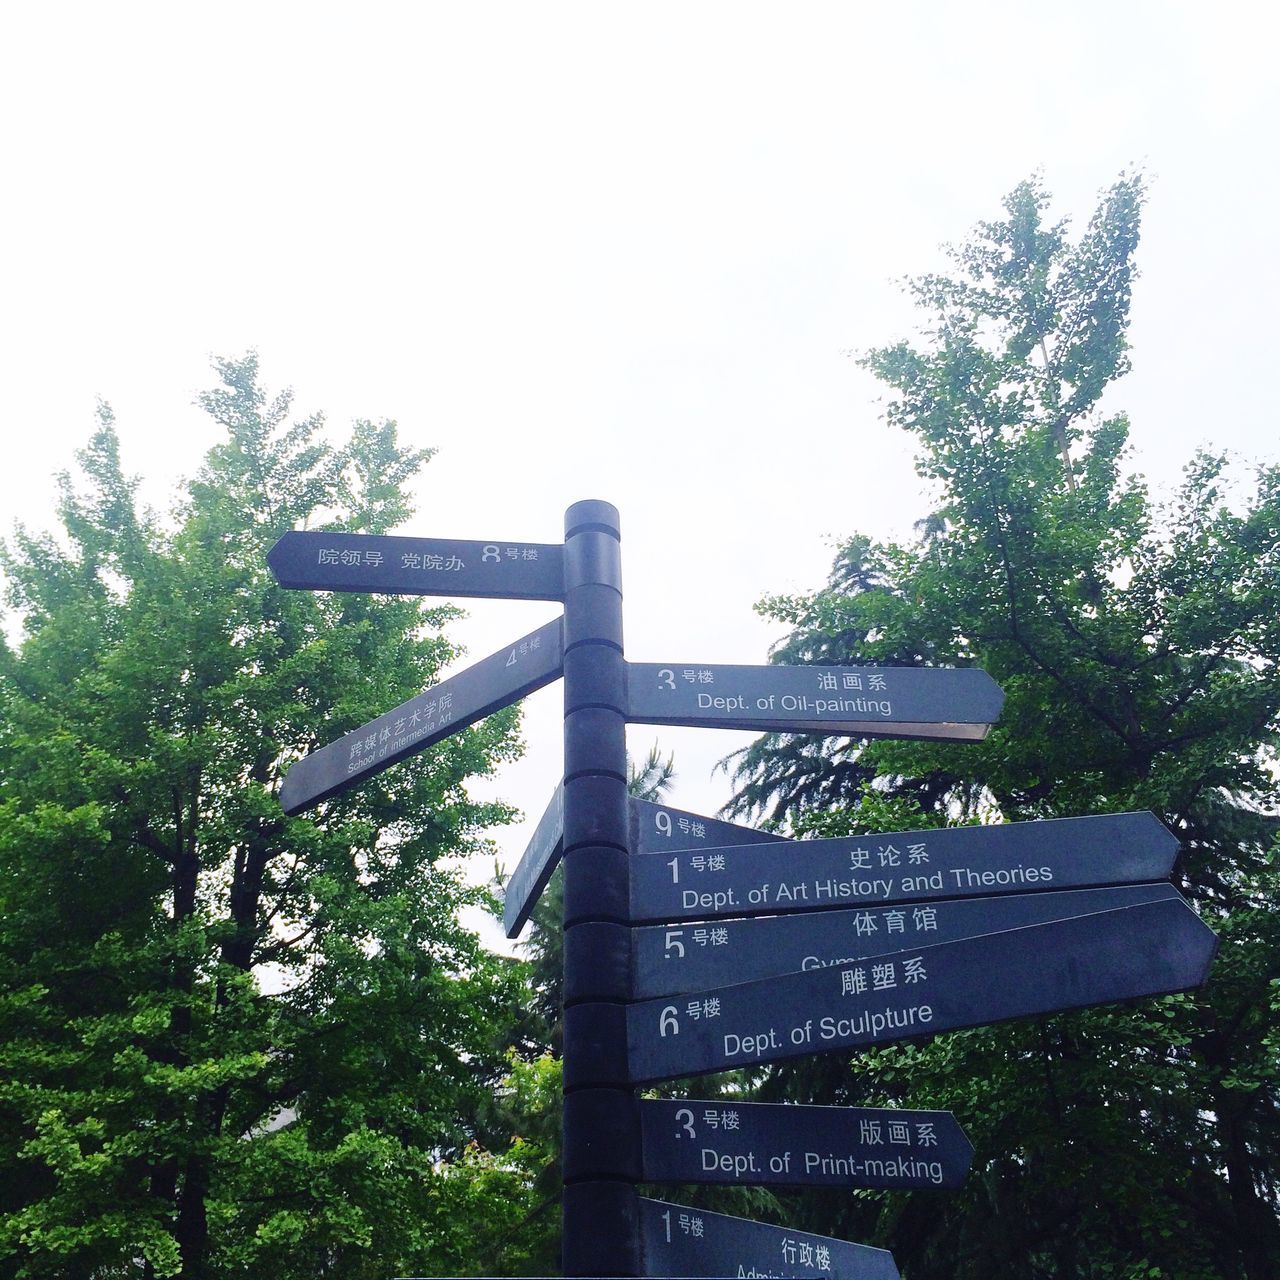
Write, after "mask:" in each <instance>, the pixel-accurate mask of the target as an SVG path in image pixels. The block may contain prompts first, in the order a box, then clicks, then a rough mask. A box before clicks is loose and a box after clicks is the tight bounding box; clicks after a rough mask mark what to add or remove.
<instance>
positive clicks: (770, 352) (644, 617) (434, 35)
mask: <svg viewBox="0 0 1280 1280" xmlns="http://www.w3.org/2000/svg"><path fill="white" fill-rule="evenodd" d="M1274 15H1275V9H1274V7H1270V6H1268V7H1264V6H1262V5H1245V4H1223V3H1219V4H1217V5H1215V6H1212V7H1209V6H1206V5H1203V4H1199V5H1192V4H1183V3H1129V4H1124V3H1118V2H1116V0H1111V2H1109V3H1080V2H1078V0H1077V2H1075V3H1072V4H1070V5H1052V6H1051V5H1047V4H1042V5H1031V4H1003V3H990V2H987V0H977V2H974V3H968V4H963V5H960V4H944V3H916V4H909V3H903V4H896V5H888V4H874V5H873V4H869V3H852V2H850V3H842V4H794V3H793V4H787V5H783V4H773V5H759V4H748V3H742V2H741V0H739V2H736V3H702V4H698V3H689V2H688V0H686V2H685V3H681V4H664V3H652V2H651V3H649V4H645V5H626V6H624V5H621V4H616V3H613V4H610V3H600V2H599V0H597V2H595V3H590V4H587V3H583V4H563V3H547V2H546V0H544V2H543V3H540V4H528V3H524V4H515V3H510V4H484V3H472V4H463V3H458V0H450V2H449V3H434V4H423V3H420V4H416V5H408V4H396V5H392V4H376V3H367V2H366V3H362V4H360V5H358V6H357V5H333V4H322V3H307V4H292V3H261V2H259V3H254V4H242V3H228V2H227V0H219V2H218V3H192V4H184V5H175V4H172V3H166V4H155V5H151V4H128V3H110V4H101V3H98V4H42V5H38V4H25V5H18V4H10V5H6V6H4V7H3V9H0V121H3V123H2V124H0V164H2V166H3V170H2V171H3V178H4V191H5V194H4V199H3V202H0V361H2V365H0V367H2V368H3V373H4V378H3V384H2V386H0V412H3V414H4V420H5V432H4V439H5V449H4V458H5V462H4V465H3V467H2V468H0V516H2V517H3V522H2V523H3V527H4V529H5V530H7V529H8V528H9V527H10V526H11V524H12V522H13V520H15V519H22V520H24V521H25V522H27V523H29V524H32V525H36V526H47V525H48V524H50V523H51V520H52V517H51V512H50V497H51V495H52V493H53V480H52V477H53V475H54V473H55V472H57V471H58V470H60V469H62V468H64V467H66V466H68V465H69V464H70V463H71V460H72V455H73V451H74V450H75V449H76V448H78V447H79V446H81V445H82V444H83V443H84V441H85V440H86V438H87V436H88V435H89V433H90V432H91V430H92V429H93V425H94V406H95V402H96V400H97V399H98V398H99V397H101V398H102V399H105V400H107V401H109V402H110V403H111V405H112V406H113V407H114V409H115V411H116V414H117V418H118V423H119V430H120V433H121V437H122V447H123V452H124V459H125V465H126V467H127V468H128V469H129V470H130V471H133V472H136V473H141V474H142V475H144V476H145V479H146V484H145V490H144V491H145V493H146V496H147V497H148V499H149V500H150V501H152V502H153V503H155V504H156V505H158V506H164V505H166V504H167V502H168V499H169V495H170V494H171V492H172V490H173V486H174V484H175V482H177V481H178V480H179V478H180V477H182V476H185V475H189V474H190V473H191V472H192V471H193V470H194V469H195V467H196V466H197V465H198V462H199V459H200V457H201V455H202V453H203V452H204V450H205V449H206V448H207V447H208V446H209V445H210V444H211V443H212V442H213V440H214V432H213V429H212V427H211V424H210V423H209V422H208V420H207V419H205V418H204V416H203V415H202V414H201V413H200V412H199V411H198V410H196V409H195V408H194V407H193V406H192V400H193V397H194V395H195V393H196V392H197V391H199V390H200V389H202V388H205V387H207V386H209V385H210V384H211V382H212V375H211V374H210V371H209V358H210V356H212V355H237V354H239V353H241V352H243V351H245V350H246V349H247V348H250V347H252V348H256V349H257V351H258V352H259V355H260V358H261V363H262V370H263V376H264V380H265V381H266V382H267V383H268V385H269V386H271V387H273V388H279V387H282V386H292V387H293V388H294V389H295V391H296V396H297V400H296V404H297V408H298V409H299V411H300V412H302V413H306V412H310V411H312V410H315V409H323V410H325V411H326V413H327V414H328V416H329V419H330V421H331V422H332V423H333V424H334V425H335V427H345V425H346V424H347V423H348V422H349V421H350V420H351V419H352V418H354V417H372V418H383V417H388V418H394V419H396V420H397V422H398V423H399V425H400V428H401V431H402V433H403V436H404V438H405V440H406V441H408V442H411V443H413V444H414V445H419V446H421V445H430V446H434V447H435V448H437V449H438V450H439V452H438V454H437V456H436V458H435V460H434V461H433V462H432V463H431V464H430V465H429V466H428V468H427V469H426V471H425V473H424V476H423V479H422V483H421V486H420V489H419V495H418V498H419V501H418V512H419V513H418V515H417V517H416V518H415V519H414V521H413V522H412V524H411V525H410V526H407V527H406V528H405V530H404V532H412V533H418V534H422V535H427V536H431V535H435V536H441V537H478V538H484V539H486V540H487V539H490V538H493V539H505V538H511V539H529V540H535V541H556V540H558V539H559V537H560V536H561V530H562V521H563V512H564V509H565V507H566V506H568V505H569V504H570V503H572V502H574V501H576V500H578V499H581V498H588V497H590V498H604V499H607V500H609V501H611V502H613V503H615V504H616V505H617V506H618V507H619V508H620V510H621V513H622V522H623V533H624V544H623V554H624V575H625V593H626V604H625V609H626V626H627V646H628V656H629V657H631V658H632V659H634V660H637V661H674V662H685V663H688V662H761V661H764V659H765V657H766V653H767V649H768V645H769V644H770V642H771V641H772V640H774V639H776V638H777V637H778V632H777V630H776V629H775V628H772V627H770V626H768V625H766V624H765V623H763V622H762V621H761V620H760V619H758V618H757V617H756V616H755V615H754V614H753V612H752V604H753V603H754V602H755V601H756V600H757V599H758V598H759V597H760V596H761V595H763V594H764V593H766V592H776V591H786V590H792V589H800V588H811V587H816V586H818V585H820V584H821V582H822V580H823V578H824V576H825V573H826V570H827V567H828V565H829V561H830V559H831V554H832V552H831V544H832V541H833V540H834V539H837V538H842V537H844V536H847V535H848V534H850V533H852V532H854V531H865V532H869V533H872V534H875V535H879V536H886V535H893V534H898V535H906V534H907V533H909V530H910V526H911V524H912V522H913V521H914V520H916V519H918V518H919V517H920V516H921V515H923V514H924V513H925V511H926V510H927V509H928V500H927V497H926V496H925V495H924V494H923V492H922V490H921V486H920V483H919V481H918V480H917V479H916V477H915V475H914V473H913V471H912V468H911V456H910V451H909V444H910V442H909V439H908V438H907V437H905V436H904V435H902V434H900V433H897V432H894V431H891V430H890V429H889V428H888V427H886V426H885V425H884V424H883V423H882V422H881V421H880V407H879V405H878V404H877V398H878V395H879V391H878V389H877V387H876V385H875V384H874V383H873V382H872V381H871V380H870V379H869V378H868V377H867V376H866V375H865V374H863V373H862V372H861V371H860V370H859V369H858V368H857V367H856V365H855V363H854V361H853V360H852V359H850V358H849V356H848V354H847V353H848V352H849V351H851V350H853V351H860V350H864V349H866V348H867V347H869V346H872V345H879V344H883V343H886V342H890V341H893V340H895V339H896V338H898V337H900V336H903V335H905V334H906V333H907V332H908V330H909V326H910V323H911V315H910V312H909V309H908V308H907V306H906V304H905V301H904V299H903V298H902V296H901V294H900V291H899V289H898V286H897V284H896V283H895V281H896V280H899V279H900V278H901V277H903V276H904V275H907V274H911V273H917V272H920V271H923V270H927V269H930V268H932V267H936V266H937V265H939V263H940V246H941V245H942V244H943V242H946V241H958V240H960V239H962V238H963V237H964V235H965V234H966V232H967V230H968V229H969V228H970V227H971V226H972V225H973V224H974V223H975V222H976V221H977V220H979V219H981V218H988V217H996V216H998V215H999V211H1000V199H1001V197H1002V196H1003V195H1004V194H1005V193H1006V192H1007V191H1008V190H1009V189H1010V188H1012V187H1013V186H1014V185H1015V184H1016V183H1018V182H1019V181H1020V180H1022V179H1023V178H1025V177H1027V176H1028V175H1029V174H1030V173H1032V172H1033V171H1035V170H1037V169H1038V170H1041V171H1042V172H1043V173H1044V175H1045V180H1046V183H1047V185H1048V186H1049V187H1050V189H1051V190H1052V191H1053V192H1054V193H1055V195H1056V197H1057V209H1056V212H1058V213H1060V214H1063V215H1070V216H1071V217H1072V218H1073V219H1074V221H1075V224H1076V225H1077V227H1080V226H1083V224H1084V223H1085V222H1086V221H1087V219H1088V216H1089V214H1090V212H1091V211H1092V208H1093V206H1094V203H1095V199H1096V196H1097V193H1098V192H1099V190H1100V189H1101V188H1103V187H1105V186H1107V185H1108V184H1109V183H1110V182H1112V181H1113V180H1114V179H1115V177H1116V176H1117V174H1119V173H1120V172H1121V171H1122V170H1126V169H1129V168H1132V167H1134V166H1138V167H1141V168H1143V169H1144V170H1145V171H1146V172H1147V173H1148V174H1149V175H1150V178H1151V195H1150V203H1149V207H1148V211H1147V214H1146V219H1145V226H1144V232H1143V240H1142V245H1141V248H1140V251H1139V265H1140V268H1141V272H1142V277H1141V279H1140V281H1139V283H1138V285H1137V290H1136V294H1135V299H1134V308H1133V329H1132V339H1133V345H1134V372H1133V373H1132V374H1131V375H1130V376H1129V378H1127V379H1126V380H1125V382H1124V383H1123V384H1121V386H1120V387H1119V388H1118V389H1117V390H1116V392H1115V393H1114V394H1113V395H1112V397H1111V399H1110V401H1109V407H1110V408H1113V409H1120V408H1123V409H1125V410H1127V411H1128V412H1129V413H1130V414H1131V416H1132V419H1133V439H1134V444H1135V455H1134V465H1135V466H1136V467H1138V468H1140V469H1142V470H1144V471H1146V472H1147V473H1148V474H1149V475H1150V476H1151V478H1152V480H1153V481H1154V482H1155V483H1156V484H1157V485H1160V484H1168V483H1171V482H1172V481H1174V480H1175V479H1176V478H1177V474H1178V471H1179V469H1180V467H1181V465H1182V464H1183V463H1184V462H1185V461H1186V459H1187V458H1188V457H1189V456H1190V453H1191V451H1192V450H1193V449H1194V448H1195V447H1196V446H1197V445H1201V444H1210V445H1213V446H1214V447H1223V448H1229V449H1232V450H1234V451H1236V452H1238V453H1239V454H1240V455H1241V456H1242V457H1244V458H1247V459H1261V458H1265V457H1270V458H1273V459H1274V457H1275V456H1276V453H1277V430H1276V413H1275V410H1274V408H1273V405H1272V403H1271V401H1270V399H1269V397H1268V398H1264V395H1265V392H1266V390H1269V387H1270V384H1271V383H1272V381H1273V379H1274V369H1275V356H1274V353H1273V348H1274V341H1275V339H1274V331H1275V321H1274V310H1275V300H1276V297H1277V284H1278V281H1277V255H1276V251H1275V224H1276V217H1277V212H1276V211H1277V200H1276V195H1277V176H1276V173H1277V165H1276V163H1275V150H1276V137H1277V125H1278V124H1280V119H1278V116H1280V113H1278V111H1277V106H1278V101H1277V90H1276V76H1275V72H1274V62H1273V60H1274V51H1275V48H1276V36H1277V19H1276V17H1275V16H1274ZM468 607H469V609H470V611H471V614H472V618H471V620H470V621H469V622H468V623H467V624H465V626H464V628H463V629H462V630H461V632H460V634H461V635H462V636H463V637H464V638H465V640H466V642H467V643H468V645H469V646H470V650H471V655H472V656H473V657H479V656H483V655H484V654H486V653H488V652H490V651H491V650H493V649H495V648H497V647H499V646H501V645H502V644H503V643H504V642H505V641H506V640H508V639H511V638H514V637H515V636H518V635H521V634H523V633H524V632H525V631H527V630H530V629H531V628H532V627H534V626H535V625H537V624H538V623H540V622H541V621H543V620H545V619H546V618H548V617H551V616H553V615H554V613H555V611H556V610H555V608H554V607H553V606H546V605H536V604H528V603H505V602H504V603H496V602H493V603H483V604H472V605H469V606H468ZM526 726H527V734H528V738H529V745H530V749H529V753H528V755H527V757H526V759H524V760H523V761H521V762H520V763H517V764H514V765H512V766H510V767H509V768H507V769H506V770H505V771H504V774H503V776H502V778H501V779H499V780H498V782H497V784H496V786H495V788H494V793H496V794H500V795H503V796H505V797H507V798H509V799H511V800H513V801H514V802H516V803H518V804H520V805H522V806H525V807H526V808H527V809H528V810H529V817H530V819H531V820H536V818H537V817H538V816H539V814H540V812H541V809H542V805H543V803H544V801H545V799H546V797H547V796H548V795H549V794H550V791H551V788H552V786H553V785H554V783H555V781H556V779H557V777H558V774H559V768H560V761H559V750H560V730H559V692H558V687H553V688H552V689H549V690H545V691H543V692H541V693H540V694H538V695H535V697H534V698H532V699H530V701H529V714H528V716H527V721H526ZM632 735H633V739H632V741H633V749H634V750H636V751H637V752H643V751H644V750H645V749H646V748H647V746H648V744H649V743H650V742H651V741H653V739H654V738H655V736H656V737H658V738H660V740H661V742H662V744H663V746H664V748H667V749H671V750H674V751H675V755H676V765H677V770H678V772H679V783H678V785H677V789H676V791H675V792H674V793H673V794H672V796H671V802H672V803H674V804H678V805H682V806H684V807H687V808H693V809H702V810H705V811H707V812H710V811H712V810H714V808H716V807H717V806H718V805H719V804H721V803H722V802H723V800H724V799H725V798H726V796H727V784H726V783H725V781H724V779H723V778H712V777H711V776H710V770H711V766H712V765H713V763H714V762H715V760H717V759H718V758H719V757H720V756H722V755H723V754H724V753H725V752H726V751H728V750H730V749H731V748H733V747H736V746H738V745H741V743H742V742H744V741H746V740H748V739H746V738H745V737H741V736H739V735H731V734H725V733H716V732H715V731H712V730H666V729H664V730H656V731H655V730H653V729H648V728H645V727H643V726H640V727H637V728H635V729H633V730H632ZM404 767H412V766H411V765H409V766H404ZM526 836H527V830H515V829H513V830H510V831H508V832H505V833H501V834H500V835H499V837H498V839H499V842H500V844H501V845H502V846H503V848H504V849H505V850H507V852H508V854H509V856H510V859H511V860H512V861H514V858H515V857H518V855H519V853H520V851H521V850H522V848H523V845H524V840H525V838H526Z"/></svg>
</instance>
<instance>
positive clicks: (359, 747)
mask: <svg viewBox="0 0 1280 1280" xmlns="http://www.w3.org/2000/svg"><path fill="white" fill-rule="evenodd" d="M563 673H564V652H563V646H562V642H561V638H560V619H559V618H557V619H556V620H555V621H554V622H548V623H547V624H546V625H545V626H542V627H539V628H538V629H537V630H536V631H531V632H530V633H529V634H528V635H527V636H524V637H522V638H521V639H519V640H516V641H515V642H513V643H512V644H510V645H508V646H506V648H503V649H499V650H498V652H497V653H492V654H490V655H489V656H488V657H487V658H481V659H480V661H479V662H477V663H475V664H474V665H473V666H470V667H468V668H467V669H466V670H465V671H460V672H459V673H458V674H457V675H456V676H450V677H449V679H448V680H442V681H441V682H440V683H439V684H438V685H436V686H434V687H433V688H431V689H428V690H427V691H426V692H425V693H420V694H418V696H417V697H416V698H410V699H409V701H408V702H404V703H401V705H400V706H398V707H396V708H395V710H394V711H388V712H387V713H386V714H385V715H381V716H379V717H378V718H377V719H376V720H370V721H369V723H368V724H365V725H361V726H360V728H359V729H353V730H352V731H351V732H350V733H348V734H345V735H344V736H343V737H341V738H339V739H338V740H337V741H336V742H331V743H330V744H329V745H328V746H326V747H321V748H320V749H319V750H318V751H313V752H312V753H311V754H310V755H309V756H305V757H303V759H301V760H299V761H298V762H297V764H295V765H294V766H293V768H292V769H290V770H289V772H288V774H287V775H286V776H285V780H284V785H283V786H282V787H281V788H280V804H281V806H282V807H283V809H284V811H285V813H289V814H294V813H301V812H302V811H303V810H304V809H309V808H310V807H311V806H312V805H314V804H318V803H319V802H320V801H321V800H327V799H328V798H329V797H330V796H336V795H339V794H341V793H342V792H343V791H346V790H347V789H348V788H350V787H354V786H356V785H357V784H358V783H361V782H363V781H364V780H365V779H366V778H369V777H372V776H373V775H374V774H375V773H380V772H381V771H382V770H383V769H386V768H389V767H390V766H391V765H393V764H395V763H396V762H397V761H400V760H403V759H404V758H405V757H406V756H411V755H414V754H415V753H416V752H419V751H422V750H425V749H426V748H427V747H429V746H431V745H432V744H434V743H436V742H440V741H441V740H442V739H444V738H447V737H449V736H450V734H454V733H457V732H458V731H459V730H460V729H465V728H466V727H467V725H469V724H474V723H475V722H476V721H477V720H483V719H484V717H485V716H488V715H492V714H493V713H494V712H495V711H499V710H501V709H502V708H503V707H506V706H510V705H511V703H513V702H517V701H519V699H521V698H523V697H524V696H525V695H526V694H529V693H532V692H533V691H534V690H535V689H541V688H542V686H543V685H546V684H550V683H551V681H552V680H556V679H558V678H559V677H560V676H561V675H562V674H563Z"/></svg>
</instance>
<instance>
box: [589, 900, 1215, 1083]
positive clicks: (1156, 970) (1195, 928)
mask: <svg viewBox="0 0 1280 1280" xmlns="http://www.w3.org/2000/svg"><path fill="white" fill-rule="evenodd" d="M1216 949H1217V938H1216V937H1215V936H1214V933H1213V931H1212V930H1211V929H1209V928H1208V927H1207V926H1205V925H1204V924H1202V923H1201V922H1200V920H1199V919H1198V918H1197V916H1196V914H1195V912H1194V911H1192V910H1191V908H1190V907H1188V906H1186V905H1185V904H1184V903H1181V902H1170V901H1166V902H1151V903H1146V904H1144V905H1142V906H1136V907H1125V908H1123V909H1122V910H1119V911H1102V912H1099V913H1097V914H1096V915H1088V916H1076V917H1074V918H1073V919H1070V920H1057V921H1053V922H1051V923H1049V924H1037V925H1030V926H1028V927H1027V928H1024V929H1010V930H1008V931H1007V932H1005V933H989V934H984V935H983V936H982V937H978V938H966V939H961V940H959V941H956V942H943V943H940V944H938V945H937V946H932V947H922V948H920V949H918V950H911V951H899V952H895V953H893V954H892V955H886V956H879V957H876V958H875V959H871V960H867V961H865V962H864V961H858V962H855V963H853V964H848V965H837V966H833V967H831V968H826V969H816V970H813V971H811V972H808V973H792V974H786V975H784V976H783V977H780V978H766V979H764V980H761V981H756V982H744V983H740V984H739V985H737V986H731V987H717V988H713V989H711V990H709V991H703V992H699V993H697V994H696V995H694V996H691V997H677V998H666V997H664V998H661V999H657V1000H645V1001H641V1002H639V1003H636V1004H631V1005H628V1006H627V1010H626V1023H627V1052H628V1061H629V1064H630V1074H631V1079H632V1083H635V1084H641V1083H648V1082H654V1081H658V1080H670V1079H674V1078H676V1077H679V1076H691V1075H701V1074H703V1073H704V1072H708V1071H724V1070H728V1069H731V1068H734V1067H742V1066H750V1065H753V1064H755V1063H765V1062H777V1061H779V1060H781V1059H783V1058H793V1057H800V1056H804V1055H806V1054H810V1053H818V1052H821V1051H823V1050H826V1049H848V1048H852V1047H855V1046H857V1045H865V1044H884V1043H889V1042H891V1041H894V1040H905V1039H908V1038H910V1037H913V1036H923V1035H933V1034H935V1033H937V1032H941V1031H954V1030H956V1029H958V1028H960V1027H974V1026H981V1025H983V1024H985V1023H990V1022H1001V1021H1003V1020H1005V1019H1007V1018H1018V1017H1024V1016H1027V1015H1031V1014H1041V1013H1053V1012H1055V1011H1058V1010H1062V1009H1076V1008H1082V1007H1084V1006H1087V1005H1094V1004H1104V1003H1107V1002H1108V1001H1113V1000H1129V999H1133V998H1135V997H1138V996H1150V995H1162V994H1165V993H1168V992H1171V991H1186V990H1189V989H1190V988H1192V987H1198V986H1199V985H1200V984H1201V983H1203V982H1204V981H1205V979H1206V978H1207V976H1208V973H1209V964H1210V962H1211V961H1212V959H1213V955H1214V951H1215V950H1216ZM569 1013H570V1014H571V1013H572V1010H570V1011H569Z"/></svg>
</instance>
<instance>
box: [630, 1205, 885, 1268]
mask: <svg viewBox="0 0 1280 1280" xmlns="http://www.w3.org/2000/svg"><path fill="white" fill-rule="evenodd" d="M640 1237H641V1247H642V1250H643V1253H644V1273H645V1275H647V1276H804V1277H812V1278H813V1280H817V1278H818V1277H825V1280H899V1273H898V1268H897V1267H896V1266H895V1265H894V1262H893V1255H892V1254H891V1253H890V1252H889V1251H888V1250H887V1249H873V1248H872V1247H871V1246H870V1245H865V1244H850V1243H849V1242H848V1241H847V1240H835V1239H832V1237H831V1236H815V1235H813V1234H812V1233H811V1232H808V1231H793V1230H792V1229H791V1228H789V1227H774V1226H770V1225H769V1224H768V1223H764V1222H752V1221H751V1220H750V1219H749V1218H732V1217H730V1216H729V1215H728V1214H724V1213H709V1212H708V1211H707V1210H706V1209H691V1208H689V1207H687V1206H685V1205H681V1204H668V1203H667V1202H666V1201H664V1200H649V1199H646V1198H645V1197H644V1196H641V1197H640Z"/></svg>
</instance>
